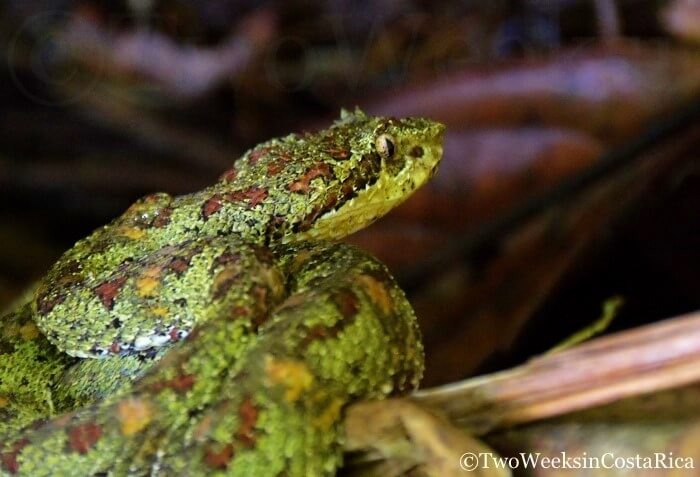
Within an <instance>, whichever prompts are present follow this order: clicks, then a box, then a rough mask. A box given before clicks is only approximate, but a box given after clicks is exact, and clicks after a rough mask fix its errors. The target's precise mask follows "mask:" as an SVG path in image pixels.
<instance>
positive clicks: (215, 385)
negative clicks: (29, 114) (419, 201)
mask: <svg viewBox="0 0 700 477" xmlns="http://www.w3.org/2000/svg"><path fill="white" fill-rule="evenodd" d="M442 132H443V127H442V126H441V125H439V124H437V123H434V122H431V121H428V120H424V119H411V118H408V119H393V118H375V117H367V116H365V115H364V114H362V113H361V112H359V111H356V112H355V113H344V114H343V115H342V117H341V119H340V120H339V121H337V122H336V123H335V124H334V125H333V126H331V127H330V128H329V129H327V130H325V131H322V132H320V133H317V134H313V135H304V136H299V135H290V136H287V137H284V138H281V139H274V140H271V141H268V142H266V143H263V144H261V145H259V146H257V147H256V148H254V149H252V150H250V151H248V152H247V153H246V154H245V155H244V156H243V157H241V158H240V159H239V160H238V161H236V163H235V165H234V167H233V168H232V169H231V170H229V171H227V172H226V173H224V174H223V176H222V177H221V179H220V180H219V181H218V182H217V183H216V184H214V185H213V186H211V187H209V188H207V189H205V190H203V191H200V192H196V193H193V194H189V195H186V196H181V197H174V198H173V197H170V196H168V195H167V194H154V195H151V196H147V197H145V198H144V199H142V200H140V201H139V202H137V203H136V204H134V205H133V206H132V207H130V208H129V210H127V211H126V212H125V213H124V214H123V215H122V216H121V217H119V218H118V219H116V220H115V221H113V222H112V223H111V224H109V225H107V226H105V227H103V228H101V229H98V230H97V231H95V232H94V233H93V234H92V235H90V236H89V237H87V238H85V239H83V240H81V241H80V242H78V243H77V244H76V245H75V246H74V247H73V248H72V249H70V250H69V251H68V252H66V253H65V254H64V255H63V257H61V259H60V260H59V261H58V262H57V263H56V264H55V265H54V267H53V268H52V269H51V270H50V271H49V273H48V274H47V276H46V277H45V278H44V280H42V282H41V284H40V285H39V288H38V290H37V291H36V293H35V296H34V298H33V299H32V300H31V301H30V302H29V303H28V304H26V305H24V306H21V307H19V308H18V309H17V310H16V311H15V312H14V313H12V314H10V315H8V316H7V317H5V318H3V319H2V334H0V416H2V417H3V424H2V425H1V427H0V472H1V473H2V475H5V474H7V475H31V476H39V475H105V474H107V475H233V476H248V475H256V476H258V475H259V476H267V475H269V476H277V475H288V476H306V475H332V474H333V472H334V470H335V468H336V467H337V466H338V464H339V461H340V454H339V445H338V444H339V443H338V433H337V427H338V423H339V421H340V415H341V411H342V408H343V406H345V405H346V404H347V403H348V402H350V401H351V400H353V399H357V398H360V397H382V396H386V395H389V394H398V393H404V392H407V391H409V390H411V389H414V388H415V387H416V386H417V384H418V380H419V379H420V375H421V372H422V347H421V345H420V340H419V333H418V330H417V328H416V323H415V318H414V316H413V312H412V310H411V307H410V305H409V304H408V302H407V301H406V299H405V297H404V295H403V293H402V292H401V290H400V289H399V288H398V287H397V286H396V284H395V283H394V281H393V279H392V278H391V276H390V275H389V274H388V272H387V271H386V269H385V268H384V266H383V265H381V264H380V263H378V262H377V261H376V260H374V259H373V258H372V257H371V256H369V255H367V254H366V253H364V252H362V251H360V250H358V249H355V248H353V247H349V246H345V245H340V244H332V243H328V242H324V240H329V239H336V238H340V237H343V236H345V235H347V234H348V233H351V232H353V231H354V230H357V229H358V228H361V227H363V226H365V225H367V224H368V223H370V222H372V221H373V220H375V219H376V218H377V217H379V216H381V215H383V214H384V213H386V212H387V211H388V210H389V209H390V208H392V207H393V206H394V205H396V204H397V203H399V202H401V201H403V200H404V199H405V198H406V197H407V196H408V195H409V194H410V193H411V192H413V190H415V189H416V188H417V187H419V186H420V185H422V184H423V183H424V182H425V181H426V180H427V179H428V178H429V177H430V176H431V175H432V174H433V172H434V171H435V168H436V166H437V164H438V162H439V160H440V157H441V154H442V145H441V142H442ZM195 325H196V326H195ZM185 338H186V339H185ZM166 351H167V352H166ZM87 358H106V359H87ZM161 358H162V359H161ZM29 423H31V425H27V424H29Z"/></svg>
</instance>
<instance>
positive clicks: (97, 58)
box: [0, 0, 700, 385]
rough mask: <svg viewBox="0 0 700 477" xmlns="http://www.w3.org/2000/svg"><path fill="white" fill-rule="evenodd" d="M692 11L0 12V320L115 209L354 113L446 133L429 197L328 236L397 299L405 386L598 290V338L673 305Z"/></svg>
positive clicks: (694, 60) (696, 137) (527, 336)
mask: <svg viewBox="0 0 700 477" xmlns="http://www.w3.org/2000/svg"><path fill="white" fill-rule="evenodd" d="M699 10H700V9H699V8H698V4H697V2H693V1H692V0H676V1H673V2H662V1H647V0H625V1H617V2H615V1H613V0H597V1H593V0H590V1H583V0H581V1H578V0H552V1H539V0H531V1H525V0H523V1H505V0H504V1H493V2H476V1H445V2H427V1H425V2H423V1H412V2H399V1H395V0H379V1H375V2H357V1H353V2H351V1H346V0H328V1H325V2H306V1H298V0H287V1H284V2H282V1H268V2H249V1H242V0H241V1H238V0H215V1H210V2H194V1H170V2H159V1H157V0H131V1H124V2H106V1H97V0H95V1H71V0H62V1H55V2H52V3H51V5H49V4H48V3H47V2H40V1H34V0H24V1H21V2H20V1H15V0H9V1H5V2H3V3H2V6H0V47H1V48H2V60H3V61H2V62H0V100H1V103H0V104H1V105H2V109H1V110H0V309H2V308H3V307H6V306H9V304H10V303H11V302H12V300H13V299H14V298H16V297H17V295H18V294H19V293H20V292H21V291H22V290H23V289H24V288H25V287H26V286H28V285H29V284H31V283H32V282H33V281H34V280H35V279H37V278H38V277H40V276H41V275H42V273H43V272H44V271H45V270H46V269H47V267H48V266H49V265H50V264H51V263H52V261H53V260H55V259H56V258H57V256H58V255H59V254H60V253H61V252H62V251H63V250H65V249H66V248H67V247H69V246H70V245H71V244H72V243H73V242H74V241H75V240H77V239H79V238H81V237H83V236H85V235H86V234H88V233H89V232H90V231H91V230H92V229H94V228H95V227H97V226H99V225H101V224H103V223H105V222H107V221H108V220H110V219H111V218H113V217H115V216H116V215H118V214H119V213H121V212H122V211H123V210H124V209H125V208H126V207H127V206H128V205H129V204H130V203H131V202H133V201H134V200H135V199H136V198H138V197H140V196H142V195H144V194H146V193H150V192H154V191H167V192H169V193H171V194H181V193H186V192H190V191H194V190H197V189H199V188H202V187H204V186H206V185H207V184H210V183H212V182H213V181H214V180H215V179H216V178H217V177H218V175H219V173H220V172H221V171H222V170H224V169H226V168H227V167H228V166H229V165H230V164H231V162H232V161H233V160H235V158H236V157H237V156H238V155H239V154H241V153H242V152H243V151H245V150H246V149H247V148H249V147H251V146H253V145H255V144H256V143H258V142H260V141H262V140H265V139H268V138H270V137H273V136H275V135H280V134H286V133H288V132H291V131H301V130H313V129H316V128H318V127H321V126H323V125H325V124H327V123H328V122H329V121H330V120H331V118H333V117H334V116H336V115H337V114H338V111H339V110H340V108H341V107H354V106H355V105H360V106H361V107H362V108H364V109H366V110H367V111H369V112H371V113H377V114H386V115H425V116H429V117H432V118H435V119H438V120H441V121H443V122H445V123H446V124H447V126H448V136H447V139H446V152H445V160H444V163H443V165H442V167H441V171H440V172H439V173H438V175H437V176H436V178H435V179H434V181H433V182H432V183H431V184H430V185H429V186H428V187H426V188H424V189H423V190H421V191H419V193H417V194H416V196H415V197H414V198H413V199H412V200H411V201H409V202H408V203H406V204H405V205H404V206H402V207H401V208H400V209H399V210H397V211H396V212H395V213H393V214H391V215H390V216H389V217H387V218H386V219H385V220H383V221H380V222H379V223H377V224H375V225H374V226H372V227H370V228H369V229H367V230H366V231H363V232H360V233H358V234H357V235H356V236H354V237H352V238H351V239H350V240H351V241H353V242H354V243H357V244H361V245H362V246H364V247H367V248H369V249H370V250H372V251H373V252H374V253H376V254H377V255H378V256H379V257H380V258H382V259H383V260H385V261H386V262H387V263H388V264H389V266H390V267H391V269H392V271H393V272H394V273H395V274H396V276H397V277H398V279H399V280H400V281H401V282H402V284H403V285H404V286H405V287H406V289H407V290H408V291H409V295H410V298H411V300H412V302H413V303H414V305H415V307H416V310H417V313H418V315H419V318H420V320H421V325H422V327H423V330H424V335H425V340H426V351H427V355H428V376H427V378H426V384H427V385H429V384H435V383H439V382H446V381H451V380H455V379H459V378H462V377H465V376H468V375H471V374H474V373H477V372H483V371H487V370H493V369H500V368H503V367H505V366H510V365H514V364H517V363H519V362H522V361H523V360H525V359H527V358H528V357H530V356H533V355H536V354H538V353H541V352H543V351H545V350H547V349H548V348H549V347H551V346H553V345H554V344H556V343H558V342H559V341H561V340H562V339H563V338H565V337H566V336H568V335H569V334H571V333H573V332H575V331H577V330H579V329H581V328H583V327H585V326H587V325H589V324H590V323H592V322H593V321H594V320H595V319H597V318H598V316H599V315H600V309H601V306H602V303H603V302H604V301H605V300H606V299H608V298H609V297H611V296H613V295H621V296H623V298H624V299H625V302H626V305H625V306H624V308H623V309H622V311H621V313H620V316H619V317H618V318H617V319H616V320H615V321H614V323H613V325H612V327H611V328H610V331H615V330H618V329H622V328H627V327H632V326H635V325H639V324H642V323H645V322H651V321H655V320H658V319H662V318H666V317H670V316H674V315H677V314H681V313H684V312H688V311H691V310H695V309H697V308H699V305H700V300H699V299H698V298H699V297H700V272H698V268H699V267H698V265H699V264H700V262H699V261H698V259H699V258H700V252H699V251H700V246H699V245H700V221H699V220H698V210H700V193H699V192H698V191H700V188H699V187H698V185H700V175H699V167H700V166H699V164H700V161H698V155H699V154H700V153H698V151H700V147H698V146H699V145H700V131H698V127H697V126H696V125H694V124H693V116H689V117H688V119H683V116H682V114H683V113H681V112H679V111H681V109H682V108H684V107H687V106H688V105H691V104H693V103H694V101H697V100H698V97H699V93H700V51H699V49H698V46H699V45H700V11H699ZM679 117H680V118H681V119H680V120H679ZM695 119H697V117H695ZM674 121H675V122H677V123H679V124H678V126H677V127H675V128H674V129H673V130H672V131H671V132H669V133H668V134H666V135H665V136H664V137H662V138H660V139H659V140H657V141H645V138H649V137H650V134H652V135H653V131H654V128H658V127H662V128H663V127H664V125H665V124H669V123H673V122H674ZM650 131H652V132H651V133H650ZM640 141H641V143H640ZM637 143H640V144H642V147H639V148H638V149H637V150H634V151H632V152H629V151H628V149H629V145H630V144H637ZM625 151H627V153H626V152H625ZM619 156H622V158H623V159H626V160H625V161H620V162H621V163H622V162H624V165H622V166H620V167H610V168H609V170H608V169H606V168H605V167H604V163H605V161H612V160H616V158H618V157H619ZM595 168H598V170H600V171H602V172H600V173H598V174H596V175H591V174H589V172H590V171H591V170H594V169H595ZM586 174H588V175H589V176H591V177H593V176H595V178H589V179H585V178H586V177H587V176H586ZM582 178H583V179H582ZM553 191H554V192H553Z"/></svg>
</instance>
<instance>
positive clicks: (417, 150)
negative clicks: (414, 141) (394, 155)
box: [408, 146, 424, 159]
mask: <svg viewBox="0 0 700 477" xmlns="http://www.w3.org/2000/svg"><path fill="white" fill-rule="evenodd" d="M423 153H424V151H423V148H422V147H420V146H415V147H414V148H413V149H411V150H410V151H409V153H408V154H409V155H410V156H411V157H415V158H416V159H420V158H421V157H423Z"/></svg>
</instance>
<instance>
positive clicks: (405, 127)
mask: <svg viewBox="0 0 700 477" xmlns="http://www.w3.org/2000/svg"><path fill="white" fill-rule="evenodd" d="M444 131H445V126H444V125H442V124H440V123H438V122H435V121H432V120H429V119H425V118H387V117H374V116H368V115H366V114H364V113H363V112H362V111H360V110H359V109H356V110H355V111H354V112H347V111H343V112H342V113H341V118H340V119H339V120H338V121H336V123H335V124H334V125H333V126H332V127H330V128H329V129H327V130H325V131H323V132H321V133H320V136H319V138H320V139H319V141H320V142H321V143H324V144H327V143H328V142H330V143H332V144H333V148H335V149H336V150H343V151H346V155H345V157H342V158H340V159H339V160H338V159H332V160H329V164H331V168H332V173H333V174H332V175H333V177H334V179H335V184H333V185H332V186H330V187H328V188H327V191H326V195H327V197H326V198H325V203H326V204H328V203H331V204H332V207H326V208H323V209H316V210H315V211H314V212H315V213H314V214H313V217H312V219H313V220H308V219H307V220H306V224H308V228H307V230H305V231H303V233H301V234H299V235H298V236H297V238H301V239H309V238H312V239H337V238H341V237H344V236H346V235H348V234H350V233H352V232H354V231H356V230H359V229H361V228H363V227H365V226H367V225H369V224H370V223H372V222H373V221H374V220H376V219H378V218H379V217H381V216H383V215H384V214H386V213H387V212H388V211H390V210H391V209H392V208H394V207H396V206H397V205H398V204H400V203H401V202H403V201H404V200H406V199H407V198H408V197H409V196H410V195H411V194H412V193H413V192H414V191H415V190H416V189H418V188H419V187H421V186H422V185H423V184H424V183H425V182H427V181H428V179H430V178H431V177H432V176H433V174H434V173H435V171H436V169H437V166H438V164H439V162H440V159H441V158H442V142H443V135H444Z"/></svg>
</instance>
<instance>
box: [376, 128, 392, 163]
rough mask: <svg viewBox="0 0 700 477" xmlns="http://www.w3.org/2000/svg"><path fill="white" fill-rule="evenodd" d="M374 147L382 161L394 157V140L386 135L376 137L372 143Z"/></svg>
mask: <svg viewBox="0 0 700 477" xmlns="http://www.w3.org/2000/svg"><path fill="white" fill-rule="evenodd" d="M374 147H375V149H376V150H377V152H378V153H379V155H380V156H382V157H383V158H384V159H391V158H392V157H393V156H394V152H395V150H396V146H394V138H393V137H391V136H390V135H388V134H382V135H380V136H377V139H376V140H375V141H374Z"/></svg>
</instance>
